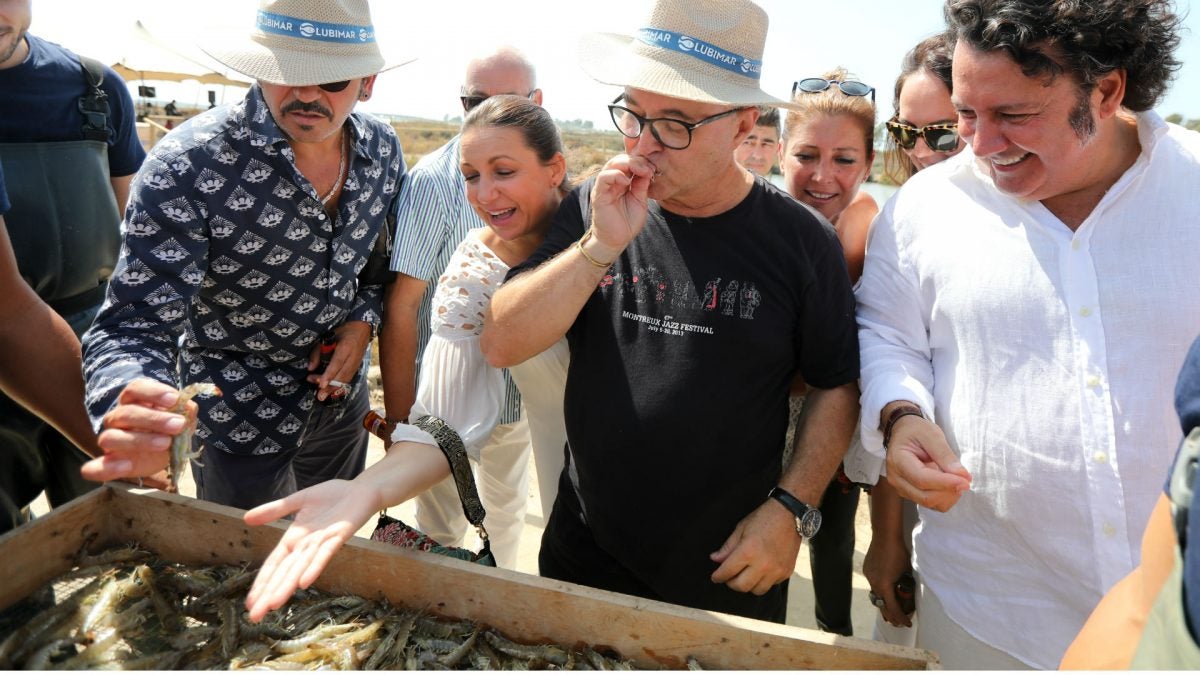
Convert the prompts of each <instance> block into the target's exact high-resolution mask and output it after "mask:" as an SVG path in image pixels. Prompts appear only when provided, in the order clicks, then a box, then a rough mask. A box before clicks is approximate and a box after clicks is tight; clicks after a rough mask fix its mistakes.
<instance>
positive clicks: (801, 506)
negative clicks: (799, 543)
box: [767, 486, 821, 539]
mask: <svg viewBox="0 0 1200 675" xmlns="http://www.w3.org/2000/svg"><path fill="white" fill-rule="evenodd" d="M767 497H768V498H770V499H774V500H775V501H777V502H779V503H780V504H783V505H784V507H786V508H787V510H788V511H791V512H792V515H793V516H795V517H796V534H798V535H800V536H801V537H804V538H805V539H812V538H813V537H814V536H816V534H817V530H820V529H821V510H820V509H818V508H817V507H815V506H809V505H808V504H805V503H804V502H802V501H800V500H799V499H796V498H795V497H794V496H792V493H790V492H788V491H787V490H784V489H783V488H781V487H779V486H775V487H773V488H771V491H770V492H768V493H767Z"/></svg>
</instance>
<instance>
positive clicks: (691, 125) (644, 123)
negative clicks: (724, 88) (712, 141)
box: [608, 94, 750, 150]
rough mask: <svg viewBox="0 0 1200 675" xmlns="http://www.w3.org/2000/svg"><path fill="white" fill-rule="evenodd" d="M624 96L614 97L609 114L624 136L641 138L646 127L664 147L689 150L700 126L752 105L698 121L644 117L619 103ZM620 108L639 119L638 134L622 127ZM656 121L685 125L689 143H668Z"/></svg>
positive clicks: (609, 106) (609, 105) (609, 107)
mask: <svg viewBox="0 0 1200 675" xmlns="http://www.w3.org/2000/svg"><path fill="white" fill-rule="evenodd" d="M623 98H625V95H624V94H621V95H620V96H618V97H616V98H614V99H613V102H612V103H609V104H608V116H609V118H611V119H612V122H613V126H615V127H616V128H617V131H619V132H620V133H621V135H622V136H624V137H625V138H641V137H642V134H644V133H646V129H649V130H650V135H651V136H654V140H656V141H658V142H659V143H660V144H661V145H662V146H663V147H664V148H667V149H668V150H687V149H688V148H689V147H691V145H692V133H693V132H694V131H695V130H696V129H697V128H698V127H702V126H704V125H705V124H708V123H709V122H716V121H717V120H719V119H722V118H725V117H729V116H730V115H732V114H734V113H736V112H741V111H743V110H746V109H747V108H749V107H750V106H742V107H739V108H733V109H730V110H726V111H725V112H722V113H717V114H716V115H710V116H708V117H705V118H704V119H702V120H700V121H698V122H684V121H683V120H680V119H675V118H674V117H642V116H641V115H639V114H637V113H635V112H633V111H632V110H630V109H629V108H626V107H625V106H623V105H617V103H618V102H620V101H621V99H623ZM618 110H621V111H624V112H627V113H629V114H630V115H632V116H633V119H635V120H637V123H638V127H639V130H638V133H637V135H636V136H630V135H629V134H627V133H625V130H624V129H622V128H621V125H620V124H619V123H618V122H617V117H616V113H617V111H618ZM655 122H674V123H675V124H678V125H679V126H681V127H683V128H684V130H685V131H687V135H688V140H687V143H686V144H685V145H684V146H683V147H680V148H676V147H674V146H670V145H667V143H666V142H665V141H664V140H663V139H662V137H661V136H659V135H658V131H657V130H656V129H655V128H654V123H655Z"/></svg>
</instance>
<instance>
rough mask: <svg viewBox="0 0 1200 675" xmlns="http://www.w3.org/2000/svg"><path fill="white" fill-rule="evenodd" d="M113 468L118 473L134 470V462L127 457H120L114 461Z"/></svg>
mask: <svg viewBox="0 0 1200 675" xmlns="http://www.w3.org/2000/svg"><path fill="white" fill-rule="evenodd" d="M111 468H112V470H113V471H116V472H117V473H125V472H126V471H132V470H133V462H131V461H129V460H127V459H118V460H117V461H115V462H113V463H112V465H111Z"/></svg>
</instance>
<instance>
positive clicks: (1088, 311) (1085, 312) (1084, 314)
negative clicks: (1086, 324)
mask: <svg viewBox="0 0 1200 675" xmlns="http://www.w3.org/2000/svg"><path fill="white" fill-rule="evenodd" d="M1091 315H1092V310H1091V309H1088V308H1087V307H1080V308H1079V316H1082V317H1083V318H1085V319H1086V318H1088V317H1089V316H1091Z"/></svg>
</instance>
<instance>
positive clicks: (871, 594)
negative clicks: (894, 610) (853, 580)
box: [867, 591, 887, 609]
mask: <svg viewBox="0 0 1200 675" xmlns="http://www.w3.org/2000/svg"><path fill="white" fill-rule="evenodd" d="M867 597H868V598H870V599H871V604H872V605H875V606H876V607H878V608H879V609H883V608H884V606H885V605H886V604H887V603H886V602H884V601H883V598H881V597H879V596H878V595H875V591H869V592H868V593H867Z"/></svg>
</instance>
